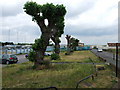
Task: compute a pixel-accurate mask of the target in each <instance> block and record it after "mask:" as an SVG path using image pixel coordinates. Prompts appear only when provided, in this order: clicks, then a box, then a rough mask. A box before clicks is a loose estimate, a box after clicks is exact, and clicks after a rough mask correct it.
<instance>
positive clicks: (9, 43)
mask: <svg viewBox="0 0 120 90" xmlns="http://www.w3.org/2000/svg"><path fill="white" fill-rule="evenodd" d="M0 44H2V46H5V45H32V43H17V44H14V43H13V42H0Z"/></svg>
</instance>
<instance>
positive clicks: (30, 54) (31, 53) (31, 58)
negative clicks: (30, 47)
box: [28, 51, 36, 62]
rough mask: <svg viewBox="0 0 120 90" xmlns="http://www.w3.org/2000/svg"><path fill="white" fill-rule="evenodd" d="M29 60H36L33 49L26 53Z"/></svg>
mask: <svg viewBox="0 0 120 90" xmlns="http://www.w3.org/2000/svg"><path fill="white" fill-rule="evenodd" d="M28 59H29V61H32V62H35V61H36V52H35V51H30V53H29V55H28Z"/></svg>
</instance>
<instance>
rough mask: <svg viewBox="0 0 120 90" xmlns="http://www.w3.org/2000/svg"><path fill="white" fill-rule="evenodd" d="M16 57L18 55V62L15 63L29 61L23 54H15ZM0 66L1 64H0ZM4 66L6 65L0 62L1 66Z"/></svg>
mask: <svg viewBox="0 0 120 90" xmlns="http://www.w3.org/2000/svg"><path fill="white" fill-rule="evenodd" d="M17 57H18V62H17V63H16V64H20V63H24V62H27V61H29V60H28V59H26V58H25V55H17ZM0 66H1V64H0ZM5 66H7V65H6V64H2V67H5Z"/></svg>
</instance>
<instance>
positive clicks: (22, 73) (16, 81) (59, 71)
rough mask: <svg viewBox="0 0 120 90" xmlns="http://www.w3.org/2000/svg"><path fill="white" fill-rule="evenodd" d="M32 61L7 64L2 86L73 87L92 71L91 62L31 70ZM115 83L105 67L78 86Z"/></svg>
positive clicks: (53, 65)
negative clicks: (95, 75) (93, 77)
mask: <svg viewBox="0 0 120 90" xmlns="http://www.w3.org/2000/svg"><path fill="white" fill-rule="evenodd" d="M32 65H33V63H31V62H27V63H23V64H19V65H16V64H14V65H9V66H7V67H5V68H3V72H2V73H3V76H2V78H3V82H2V85H3V88H45V87H50V86H55V87H57V88H75V87H76V83H77V82H78V81H79V80H81V79H83V78H85V77H86V76H88V75H90V74H92V73H93V72H94V68H93V66H92V65H91V64H89V65H87V64H77V63H74V64H52V65H51V68H49V69H44V70H33V69H32ZM115 83H116V78H115V77H114V74H113V72H111V70H110V69H109V68H108V67H106V70H104V71H100V72H99V74H98V76H97V77H95V79H94V80H92V79H88V80H85V81H83V82H82V83H81V84H80V85H79V88H110V87H112V86H113V85H114V84H115Z"/></svg>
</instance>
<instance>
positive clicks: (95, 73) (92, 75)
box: [76, 58, 97, 89]
mask: <svg viewBox="0 0 120 90" xmlns="http://www.w3.org/2000/svg"><path fill="white" fill-rule="evenodd" d="M89 59H90V61H91V62H92V63H93V66H94V68H95V72H94V73H93V74H91V75H89V76H87V77H85V78H83V79H82V80H80V81H78V82H77V85H76V89H78V86H79V84H80V83H81V82H82V81H84V80H86V79H88V78H90V77H92V80H94V75H96V76H97V69H96V65H95V64H94V62H93V60H92V59H91V58H89Z"/></svg>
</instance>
